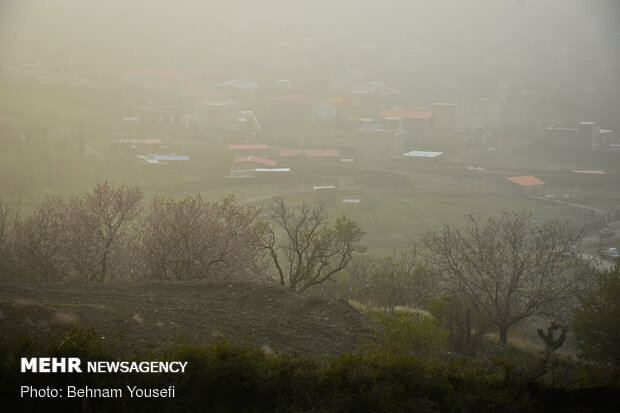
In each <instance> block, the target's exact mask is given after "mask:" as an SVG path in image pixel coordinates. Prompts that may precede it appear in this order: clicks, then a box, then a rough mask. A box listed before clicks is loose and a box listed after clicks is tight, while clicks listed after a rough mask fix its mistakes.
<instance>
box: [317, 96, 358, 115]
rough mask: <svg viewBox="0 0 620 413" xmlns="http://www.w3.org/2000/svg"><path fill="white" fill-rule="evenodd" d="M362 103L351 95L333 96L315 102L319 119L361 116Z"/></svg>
mask: <svg viewBox="0 0 620 413" xmlns="http://www.w3.org/2000/svg"><path fill="white" fill-rule="evenodd" d="M361 106H362V103H361V102H359V101H358V100H356V99H354V98H352V97H350V96H333V97H330V98H327V99H323V100H320V101H318V102H316V103H315V104H314V113H315V116H316V119H317V120H349V119H358V118H359V117H360V107H361Z"/></svg>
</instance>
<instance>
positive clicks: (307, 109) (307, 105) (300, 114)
mask: <svg viewBox="0 0 620 413" xmlns="http://www.w3.org/2000/svg"><path fill="white" fill-rule="evenodd" d="M314 103H315V100H314V99H313V98H311V97H308V96H304V95H286V96H281V97H276V98H274V99H272V100H271V120H273V121H277V122H286V123H293V124H299V125H303V124H304V123H308V122H314V120H315V107H314Z"/></svg>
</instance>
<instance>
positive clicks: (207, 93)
mask: <svg viewBox="0 0 620 413" xmlns="http://www.w3.org/2000/svg"><path fill="white" fill-rule="evenodd" d="M232 95H233V94H232V93H230V92H218V91H215V90H208V89H207V90H198V89H192V90H186V91H185V92H183V96H191V97H198V98H210V99H226V98H229V97H232Z"/></svg>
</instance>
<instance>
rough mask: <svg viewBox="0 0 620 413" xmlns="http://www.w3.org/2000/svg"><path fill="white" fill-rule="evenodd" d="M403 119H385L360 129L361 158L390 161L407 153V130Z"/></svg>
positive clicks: (367, 124)
mask: <svg viewBox="0 0 620 413" xmlns="http://www.w3.org/2000/svg"><path fill="white" fill-rule="evenodd" d="M402 125H403V120H402V118H383V119H381V120H380V121H378V122H372V123H366V124H364V125H362V126H361V127H360V128H359V129H358V133H359V149H358V151H359V157H361V158H363V159H374V160H388V159H391V158H393V157H395V156H400V155H401V154H402V153H403V152H404V151H405V149H404V148H405V145H404V142H405V139H404V135H405V130H404V129H403V126H402Z"/></svg>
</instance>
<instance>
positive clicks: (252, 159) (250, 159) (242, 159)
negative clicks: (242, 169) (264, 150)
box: [233, 155, 276, 166]
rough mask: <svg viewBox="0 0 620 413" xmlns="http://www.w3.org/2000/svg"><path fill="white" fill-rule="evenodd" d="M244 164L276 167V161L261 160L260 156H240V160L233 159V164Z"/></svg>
mask: <svg viewBox="0 0 620 413" xmlns="http://www.w3.org/2000/svg"><path fill="white" fill-rule="evenodd" d="M245 162H252V163H258V164H261V165H267V166H276V161H274V160H273V159H267V158H261V157H260V156H253V155H248V156H242V157H240V158H235V159H233V164H239V163H245Z"/></svg>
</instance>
